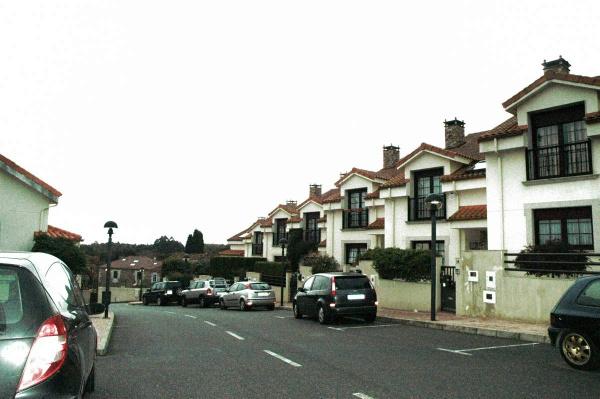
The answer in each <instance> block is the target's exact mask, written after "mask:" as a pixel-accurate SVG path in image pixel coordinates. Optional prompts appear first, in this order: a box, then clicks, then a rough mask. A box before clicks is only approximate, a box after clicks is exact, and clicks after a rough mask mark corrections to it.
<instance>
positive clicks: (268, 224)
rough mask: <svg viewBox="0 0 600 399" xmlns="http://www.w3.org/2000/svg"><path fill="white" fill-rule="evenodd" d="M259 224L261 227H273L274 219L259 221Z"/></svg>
mask: <svg viewBox="0 0 600 399" xmlns="http://www.w3.org/2000/svg"><path fill="white" fill-rule="evenodd" d="M258 224H259V226H260V227H271V226H273V219H272V218H267V219H261V220H259V221H258Z"/></svg>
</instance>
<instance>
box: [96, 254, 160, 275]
mask: <svg viewBox="0 0 600 399" xmlns="http://www.w3.org/2000/svg"><path fill="white" fill-rule="evenodd" d="M155 263H156V264H155ZM102 265H103V263H102ZM110 267H111V268H113V269H121V270H139V269H141V268H142V267H143V268H144V270H145V271H153V270H160V269H161V268H162V262H161V261H158V260H154V259H153V258H149V257H147V256H128V257H126V258H119V259H117V260H113V261H112V262H111V263H110Z"/></svg>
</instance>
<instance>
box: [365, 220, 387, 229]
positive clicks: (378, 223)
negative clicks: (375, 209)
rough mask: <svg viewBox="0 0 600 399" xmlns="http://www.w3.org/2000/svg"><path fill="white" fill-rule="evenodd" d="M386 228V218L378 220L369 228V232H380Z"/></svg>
mask: <svg viewBox="0 0 600 399" xmlns="http://www.w3.org/2000/svg"><path fill="white" fill-rule="evenodd" d="M384 227H385V218H377V219H375V221H374V222H373V223H371V224H370V225H368V226H367V229H369V230H380V229H383V228H384Z"/></svg>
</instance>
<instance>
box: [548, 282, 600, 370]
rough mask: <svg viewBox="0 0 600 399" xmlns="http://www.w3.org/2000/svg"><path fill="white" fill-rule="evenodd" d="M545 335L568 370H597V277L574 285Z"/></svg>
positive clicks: (599, 293)
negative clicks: (567, 365) (557, 349)
mask: <svg viewBox="0 0 600 399" xmlns="http://www.w3.org/2000/svg"><path fill="white" fill-rule="evenodd" d="M548 335H549V336H550V341H551V342H552V345H554V346H558V347H559V349H560V354H561V355H562V357H563V359H565V361H566V362H567V364H569V366H571V367H574V368H576V369H578V370H594V369H597V368H598V367H600V353H598V351H599V350H600V276H592V277H582V278H580V279H578V280H577V281H576V282H575V283H573V285H572V286H571V287H570V288H569V289H568V290H567V292H566V293H565V294H564V295H563V296H562V298H561V299H560V300H559V301H558V303H557V304H556V306H555V307H554V309H553V310H552V312H551V314H550V327H549V328H548Z"/></svg>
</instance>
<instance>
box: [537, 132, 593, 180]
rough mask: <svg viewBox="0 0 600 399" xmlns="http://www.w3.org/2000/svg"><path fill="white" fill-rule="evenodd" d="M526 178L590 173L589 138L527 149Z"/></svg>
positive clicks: (590, 150)
mask: <svg viewBox="0 0 600 399" xmlns="http://www.w3.org/2000/svg"><path fill="white" fill-rule="evenodd" d="M526 151H527V153H526V154H527V156H526V159H527V180H537V179H547V178H551V177H563V176H577V175H586V174H590V173H592V170H593V169H592V145H591V142H590V140H589V139H588V140H587V141H580V142H577V143H571V144H565V145H556V146H551V147H543V148H534V149H528V150H526Z"/></svg>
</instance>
